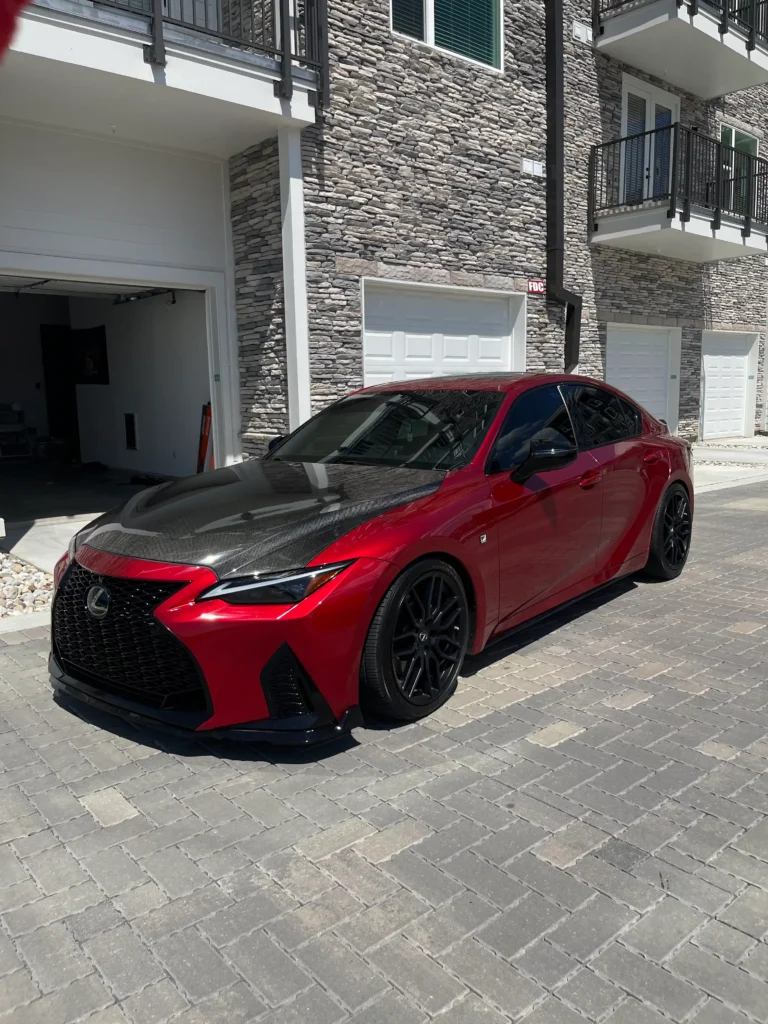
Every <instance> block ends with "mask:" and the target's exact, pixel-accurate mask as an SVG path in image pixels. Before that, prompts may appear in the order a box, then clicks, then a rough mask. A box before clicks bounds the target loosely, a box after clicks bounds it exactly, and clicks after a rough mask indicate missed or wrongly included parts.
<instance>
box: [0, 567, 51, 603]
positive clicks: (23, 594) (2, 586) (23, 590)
mask: <svg viewBox="0 0 768 1024" xmlns="http://www.w3.org/2000/svg"><path fill="white" fill-rule="evenodd" d="M52 598H53V576H51V575H50V573H47V572H43V571H42V569H37V568H35V566H34V565H30V564H29V562H24V561H22V560H21V559H20V558H16V557H15V556H14V555H9V554H7V553H6V552H5V551H0V619H3V618H5V617H6V616H8V615H25V614H27V613H30V612H42V611H45V609H46V608H50V606H51V600H52Z"/></svg>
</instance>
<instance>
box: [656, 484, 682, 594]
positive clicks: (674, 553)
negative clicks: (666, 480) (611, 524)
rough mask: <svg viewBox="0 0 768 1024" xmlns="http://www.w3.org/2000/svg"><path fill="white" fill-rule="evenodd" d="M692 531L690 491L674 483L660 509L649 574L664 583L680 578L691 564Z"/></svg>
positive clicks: (657, 516) (663, 499)
mask: <svg viewBox="0 0 768 1024" xmlns="http://www.w3.org/2000/svg"><path fill="white" fill-rule="evenodd" d="M692 531H693V513H692V511H691V502H690V498H689V497H688V492H687V491H686V489H685V488H684V487H683V485H682V484H677V483H675V484H672V485H671V486H670V487H669V488H668V489H667V491H666V492H665V494H664V496H663V498H662V499H661V502H660V503H659V507H658V509H657V510H656V518H655V520H654V523H653V533H652V534H651V550H650V554H649V557H648V565H647V566H646V572H647V573H648V574H649V575H651V576H656V577H657V578H658V579H662V580H673V579H675V577H677V576H679V575H680V573H681V572H682V571H683V568H684V567H685V563H686V562H687V561H688V553H689V551H690V548H691V534H692Z"/></svg>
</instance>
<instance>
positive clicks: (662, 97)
mask: <svg viewBox="0 0 768 1024" xmlns="http://www.w3.org/2000/svg"><path fill="white" fill-rule="evenodd" d="M629 92H634V93H642V94H643V95H645V96H648V97H650V101H651V105H652V106H655V105H656V103H657V102H659V103H661V104H662V105H663V106H668V107H669V109H670V110H671V111H672V124H674V123H675V122H676V121H679V120H680V97H679V96H676V95H675V94H674V93H672V92H667V91H666V90H665V89H657V88H656V86H655V85H649V84H648V82H644V81H643V80H642V78H635V76H634V75H628V74H627V73H626V71H625V72H624V73H623V74H622V76H621V136H622V138H623V137H624V136H625V135H626V134H627V93H629ZM649 113H651V114H652V113H653V111H652V110H651V111H650V112H649ZM645 130H646V131H653V129H652V128H651V127H646V129H645Z"/></svg>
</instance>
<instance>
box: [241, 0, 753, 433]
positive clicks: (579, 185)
mask: <svg viewBox="0 0 768 1024" xmlns="http://www.w3.org/2000/svg"><path fill="white" fill-rule="evenodd" d="M441 6H442V7H443V8H444V7H445V6H446V5H440V4H432V3H426V4H423V3H421V2H418V3H413V2H410V3H409V2H398V0H370V2H369V3H366V4H364V5H361V4H358V3H355V2H353V0H332V2H331V3H330V4H329V41H330V62H331V73H330V79H331V90H330V103H329V105H328V106H327V108H326V109H324V110H323V111H321V112H320V114H319V117H318V122H317V124H315V125H313V126H312V127H309V128H307V129H305V131H304V133H303V156H304V161H303V165H304V191H305V218H306V246H307V292H308V318H309V342H308V350H309V367H310V379H311V392H312V405H313V407H314V408H317V407H319V406H321V405H322V404H324V403H325V402H327V401H328V400H330V399H332V398H334V397H337V396H338V395H340V394H342V393H344V392H345V391H347V390H349V389H350V388H353V387H359V386H360V385H362V384H363V383H372V382H375V381H377V380H381V379H389V378H390V377H391V375H392V374H394V375H405V374H410V375H411V376H416V375H419V374H420V373H433V372H451V371H452V370H455V369H458V368H460V367H461V366H463V365H467V366H470V367H471V368H472V369H478V368H482V367H483V366H484V365H486V366H488V367H489V368H490V367H491V366H493V365H499V364H501V365H504V366H505V367H506V368H510V369H517V368H523V367H526V368H529V369H551V370H561V369H562V368H563V358H564V356H563V311H562V309H561V308H560V307H559V306H558V305H556V304H554V303H552V302H551V301H548V299H547V297H545V296H541V295H539V294H536V293H533V294H528V286H529V281H539V280H542V279H544V278H545V277H546V217H547V206H546V131H547V127H546V104H547V97H546V63H545V4H544V2H543V0H523V2H518V3H514V4H512V3H509V2H506V3H503V4H502V3H501V2H499V3H497V4H494V3H492V2H486V0H478V2H477V3H471V2H467V3H464V4H461V5H454V7H458V6H460V7H464V8H467V9H468V10H470V11H472V12H473V16H474V17H475V18H476V19H478V21H479V22H480V23H482V22H483V19H485V20H486V21H488V20H489V19H491V18H493V17H499V19H500V20H499V25H500V26H501V25H503V31H501V30H500V32H499V35H498V38H497V42H496V44H495V47H496V49H495V51H494V48H493V44H490V45H489V46H488V47H487V49H486V51H483V49H482V38H481V39H480V42H479V43H478V40H477V39H474V40H473V39H471V38H469V39H463V38H461V32H460V31H459V30H458V29H456V26H455V25H454V26H453V28H454V29H456V30H455V32H454V37H451V35H450V31H451V26H450V25H448V26H442V27H441V26H440V25H435V24H434V20H435V18H436V17H437V16H438V14H439V11H440V9H441ZM447 6H448V7H450V6H451V5H447ZM690 6H692V5H682V6H678V5H677V3H676V2H675V0H672V4H671V5H664V4H660V3H659V0H649V2H648V3H647V4H637V3H634V4H632V5H627V4H622V3H621V2H620V0H597V2H596V3H595V4H593V3H592V2H591V0H570V2H569V3H567V4H566V6H565V19H564V33H565V90H564V91H565V97H564V98H565V144H566V181H565V190H566V204H565V205H566V253H565V278H566V281H567V284H568V287H569V288H572V289H573V290H575V291H577V292H578V293H580V294H581V296H582V297H583V312H582V332H581V351H580V358H579V370H581V371H583V372H585V373H589V374H592V375H595V376H597V377H600V378H607V379H608V380H609V381H611V382H613V383H615V384H617V386H620V387H623V388H625V389H626V390H627V391H629V392H630V393H631V394H633V395H634V396H635V397H636V398H637V399H638V400H639V401H642V402H644V403H645V404H647V405H648V407H649V408H651V409H652V411H653V412H655V413H657V414H658V415H661V416H663V418H665V419H666V420H667V421H668V422H669V423H670V426H671V427H673V429H677V430H679V431H680V432H681V433H682V434H684V435H685V436H687V437H691V438H696V437H700V436H710V437H711V436H725V435H729V436H732V435H734V434H744V433H749V432H751V431H753V430H754V429H755V428H756V427H759V426H760V425H761V423H762V415H763V408H762V373H763V351H764V334H765V320H766V287H765V286H766V265H765V264H766V258H765V257H766V256H768V247H767V246H766V223H765V222H766V219H767V218H766V210H765V208H764V206H765V197H764V194H763V189H764V182H766V181H768V179H767V178H764V177H763V174H764V168H765V170H766V171H768V164H763V163H762V160H761V157H760V155H759V154H760V147H761V145H762V143H763V139H764V126H765V125H766V123H767V122H766V115H765V110H766V97H767V96H768V93H767V92H766V88H765V85H763V84H762V83H763V82H764V81H765V79H766V75H765V71H764V67H763V66H761V67H758V68H757V70H755V55H756V54H759V55H760V60H761V61H762V65H764V64H765V57H764V53H765V52H766V51H767V50H768V40H766V39H765V38H764V37H763V36H759V35H758V39H757V45H756V46H755V48H754V49H753V50H749V49H748V46H749V40H748V39H747V38H746V33H745V32H744V26H741V25H734V24H730V25H729V31H728V33H727V34H723V35H721V34H720V33H719V28H720V25H719V24H718V23H717V21H716V18H717V15H718V11H717V9H716V8H717V5H711V6H708V5H706V4H704V3H702V4H701V5H700V9H699V12H697V14H696V15H695V16H694V15H692V14H691V13H690V10H689V7H690ZM660 7H671V8H673V9H674V10H673V11H672V12H671V13H672V14H674V15H675V16H677V15H678V14H679V15H680V22H681V23H680V24H679V25H676V24H675V23H674V20H671V15H670V11H668V10H667V11H664V12H662V13H663V16H664V17H666V18H667V20H668V22H669V23H668V24H667V25H666V28H667V29H669V30H670V32H671V34H672V36H673V37H674V38H673V40H672V41H671V42H669V43H668V44H667V43H665V42H664V40H663V39H662V41H661V45H660V42H659V35H658V32H657V29H653V28H651V29H646V28H645V27H644V26H645V22H648V23H650V24H651V25H653V23H654V22H658V20H659V17H660V14H659V8H660ZM601 8H602V14H601ZM414 12H415V13H414ZM409 17H410V19H411V21H410V23H409V21H408V18H409ZM627 17H631V18H634V19H635V24H634V25H633V26H630V28H629V29H627V27H626V26H625V25H622V24H621V22H622V19H625V18H627ZM429 19H432V24H431V25H430V24H429ZM644 19H645V20H644ZM702 19H703V27H700V26H699V24H698V22H700V21H702ZM425 22H426V24H425ZM713 25H714V26H715V27H716V28H717V29H718V32H717V35H716V38H713V37H712V35H711V32H710V29H711V28H712V26H713ZM459 28H460V26H459ZM436 30H437V33H438V38H440V31H442V36H443V45H436V44H435V42H434V40H435V32H436ZM606 30H607V31H606ZM617 30H618V35H619V37H620V43H619V44H618V47H617V46H616V44H615V43H614V37H615V36H616V35H617ZM678 30H682V31H678ZM649 31H650V32H651V34H652V36H651V37H648V38H644V37H645V36H647V35H648V32H649ZM632 33H634V34H635V35H636V36H637V38H636V39H635V38H628V37H629V36H631V35H632ZM418 36H420V37H421V38H416V37H418ZM697 36H702V37H703V38H702V39H698V38H697ZM605 39H608V40H609V45H608V46H604V42H603V41H604V40H605ZM426 40H429V41H426ZM451 46H455V47H456V49H457V50H459V51H463V52H452V51H451V50H450V49H449V47H451ZM473 46H474V48H475V56H474V57H472V56H468V53H472V50H473ZM665 47H666V50H665ZM739 47H740V49H739ZM616 49H618V52H619V56H616V55H615V51H616ZM660 50H661V51H662V54H663V55H664V54H666V55H667V56H670V55H674V54H675V53H677V54H678V59H679V60H682V61H683V63H685V64H686V67H685V68H684V69H683V71H682V73H677V74H673V73H672V72H668V74H670V75H671V76H672V77H674V78H675V82H672V81H670V80H669V78H662V77H660V76H659V68H658V66H657V65H658V60H659V58H658V53H659V51H660ZM719 50H722V51H724V52H723V53H722V54H721V53H720V52H719ZM725 51H727V52H725ZM648 53H651V54H653V59H652V60H651V61H650V62H647V61H646V56H647V54H648ZM721 57H722V63H723V65H724V67H723V69H721V70H718V69H719V63H718V62H719V61H720V60H721ZM628 59H632V60H633V61H634V63H628ZM740 62H743V65H744V68H743V69H741V68H739V64H740ZM671 63H672V64H674V63H675V61H674V60H672V61H671ZM649 65H650V67H651V70H650V71H649V70H648V67H649ZM702 65H703V66H704V67H705V68H709V69H710V73H709V74H707V73H705V74H704V76H703V79H702V78H701V76H699V78H697V74H698V68H700V67H701V66H702ZM734 65H735V70H734ZM752 79H755V80H756V81H755V83H754V84H753V83H752ZM681 81H682V83H683V85H686V86H687V88H684V87H682V86H681V85H680V84H679V83H680V82H681ZM745 83H748V84H749V87H748V88H735V89H734V91H733V92H730V93H729V94H727V95H725V96H723V97H717V98H713V97H712V96H711V95H710V94H711V93H712V92H713V91H714V90H717V89H718V88H720V87H721V85H725V86H726V87H728V88H731V87H735V86H741V85H744V84H745ZM692 89H698V90H699V94H695V93H694V92H692V91H691V90H692ZM701 93H706V95H701ZM676 124H679V125H681V126H682V127H681V130H680V136H681V138H680V140H679V144H678V146H677V149H678V153H677V156H675V153H674V150H675V145H676V142H677V139H676V137H675V136H676V130H675V128H674V126H675V125H676ZM687 129H693V132H694V134H693V138H692V142H693V146H692V155H691V158H690V164H691V165H692V167H691V171H692V174H690V175H689V176H690V177H691V181H690V182H689V188H690V189H692V190H693V192H696V190H697V189H698V193H702V194H701V195H700V194H698V193H696V194H693V195H692V196H691V198H692V200H693V201H692V204H689V206H690V207H691V208H690V210H689V211H688V215H689V216H690V218H691V219H690V220H687V221H684V220H682V217H684V216H685V214H686V211H684V210H683V199H684V196H683V192H684V185H685V181H686V175H687V174H688V169H687V167H686V166H685V160H684V156H685V151H686V145H691V143H689V142H688V139H689V135H688V133H687V131H686V130H687ZM638 132H640V133H641V134H640V141H639V142H638V141H637V140H635V142H634V143H633V142H629V143H627V142H624V143H622V142H620V141H618V140H622V139H624V138H626V137H627V136H631V135H633V134H635V133H638ZM654 132H655V134H654ZM703 140H706V142H704V141H703ZM709 140H712V141H711V143H710V141H709ZM718 143H719V145H718ZM705 145H706V151H703V150H702V147H703V146H705ZM595 146H601V147H602V148H601V149H600V150H598V151H597V152H596V153H595V155H594V156H593V147H595ZM652 148H653V152H651V149H652ZM591 159H593V160H594V161H595V165H596V166H595V168H594V176H595V177H596V178H597V179H598V180H597V181H591V179H590V161H591ZM674 160H676V163H675V168H674V174H675V178H676V179H679V188H678V192H679V195H678V200H677V203H678V207H679V208H676V210H675V214H676V215H675V218H674V222H675V226H674V227H672V226H671V224H670V223H669V222H670V221H672V219H673V218H670V217H669V216H668V214H669V209H670V196H669V193H670V191H671V178H672V174H673V168H672V163H673V161H674ZM718 161H720V162H721V163H722V164H723V167H722V168H721V172H720V178H721V181H720V185H719V186H718V185H717V178H718V170H717V163H718ZM598 164H599V166H597V165H598ZM609 165H610V166H609ZM231 170H232V196H233V208H234V234H235V249H236V259H237V267H238V292H237V302H238V315H239V317H240V323H241V331H242V334H243V339H242V341H241V356H240V358H241V386H242V392H241V393H242V401H243V406H242V416H243V440H244V446H245V449H246V451H249V452H258V451H259V450H260V449H261V446H262V445H263V442H264V440H265V439H266V438H267V437H268V436H270V435H272V434H274V433H275V431H276V429H277V430H279V429H281V428H282V427H283V426H284V424H285V422H286V414H287V406H286V394H287V388H286V383H285V357H284V351H283V344H284V343H283V336H282V332H281V329H280V320H281V317H282V309H281V305H280V297H279V269H277V264H276V262H275V261H274V260H272V259H271V258H270V256H269V253H270V252H275V251H277V250H278V249H279V243H278V240H277V238H276V232H277V230H278V220H277V218H276V216H275V213H276V209H277V202H278V195H279V189H277V187H276V184H275V183H276V180H277V174H278V171H277V157H276V147H275V144H274V142H269V141H268V142H265V143H263V144H261V145H260V146H256V147H253V148H251V149H249V150H248V151H246V152H245V153H243V154H240V155H238V157H236V158H235V159H234V160H233V161H232V166H231ZM610 174H613V176H614V179H615V180H613V182H611V180H610ZM648 178H654V180H650V181H649V180H647V179H648ZM270 180H271V181H272V182H273V186H272V189H271V194H272V197H273V211H272V214H271V215H270V216H269V217H268V220H267V223H269V224H271V225H272V235H273V238H272V242H271V244H268V245H266V246H265V247H264V248H263V249H261V250H260V251H258V252H257V251H256V247H255V244H254V243H255V240H256V238H257V237H264V232H263V225H261V224H259V223H258V222H257V221H254V220H253V219H252V218H249V217H248V214H247V211H248V209H249V208H250V207H251V206H252V203H251V197H252V196H259V195H260V194H261V191H262V190H263V189H265V188H269V186H268V182H269V181H270ZM718 187H719V190H720V193H719V194H720V196H721V203H720V205H721V206H722V207H723V209H722V211H721V213H720V220H721V226H720V227H719V228H718V229H717V230H715V229H713V228H712V222H713V219H714V216H715V212H716V211H715V206H716V205H717V204H716V200H715V198H714V196H713V195H712V194H709V193H707V194H706V195H705V194H704V193H705V192H706V190H707V189H710V191H711V190H715V189H717V188H718ZM590 188H592V191H593V195H592V196H590ZM600 188H602V195H601V194H597V193H598V192H599V190H600ZM638 189H639V192H638ZM750 189H751V190H752V191H751V197H750V196H749V195H748V194H747V193H748V191H749V190H750ZM702 199H703V200H705V202H702V201H701V200H702ZM750 204H751V207H750V208H751V210H752V212H753V218H752V225H751V231H750V233H749V234H744V233H743V232H744V230H745V216H744V214H745V213H746V210H747V207H748V206H749V205H750ZM633 218H634V222H633ZM694 229H695V230H696V234H694ZM245 253H250V254H251V255H250V256H248V255H243V254H245ZM256 310H259V311H260V312H262V313H263V312H265V311H266V312H267V314H268V315H267V316H261V315H260V316H259V318H258V323H256V322H255V318H254V311H256ZM281 417H282V419H281Z"/></svg>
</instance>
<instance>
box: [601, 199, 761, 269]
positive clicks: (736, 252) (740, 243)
mask: <svg viewBox="0 0 768 1024" xmlns="http://www.w3.org/2000/svg"><path fill="white" fill-rule="evenodd" d="M596 223H597V225H598V228H597V231H596V232H594V233H593V235H592V238H591V241H592V244H593V245H607V246H612V247H613V248H615V249H626V250H629V251H630V252H640V253H645V254H646V255H648V256H665V257H667V258H669V259H676V260H686V261H687V262H689V263H714V262H717V261H718V260H729V259H737V258H739V257H742V256H757V255H761V256H768V228H766V227H765V226H764V225H755V226H753V228H752V233H751V234H750V235H749V236H748V237H747V238H743V237H742V234H741V224H740V223H737V222H729V221H728V220H727V218H725V217H724V218H723V224H722V227H721V228H720V230H719V231H713V230H712V216H711V214H706V215H704V214H702V213H701V212H696V211H695V210H692V211H691V219H690V220H689V221H688V222H687V223H684V222H683V221H681V220H680V217H679V215H678V216H677V217H675V218H670V217H668V216H667V207H666V206H664V207H654V208H653V209H643V210H627V211H621V212H617V213H607V214H600V215H599V216H598V217H597V218H596Z"/></svg>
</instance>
